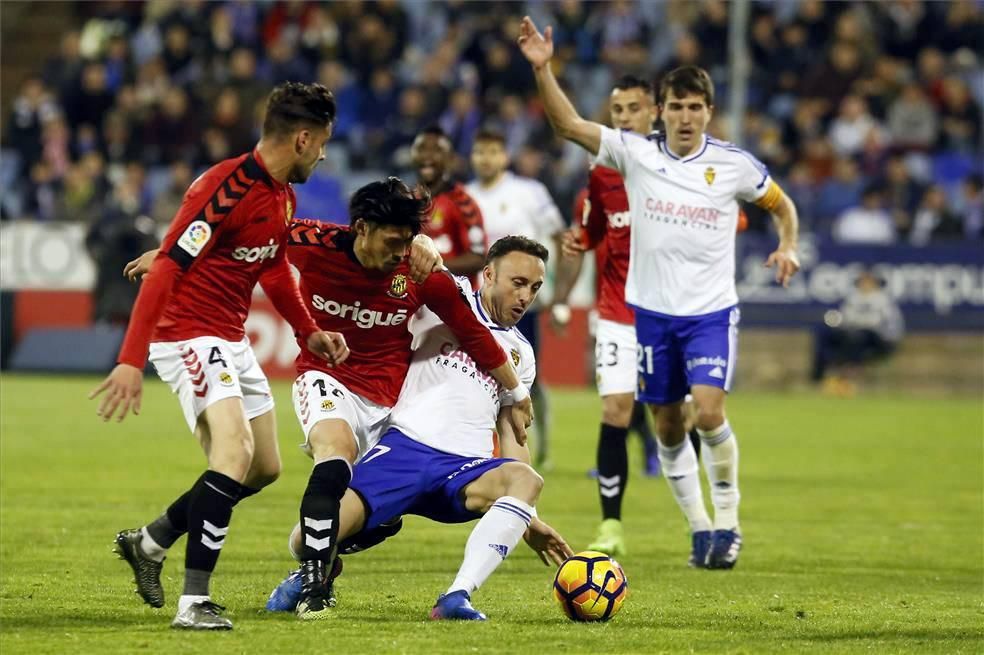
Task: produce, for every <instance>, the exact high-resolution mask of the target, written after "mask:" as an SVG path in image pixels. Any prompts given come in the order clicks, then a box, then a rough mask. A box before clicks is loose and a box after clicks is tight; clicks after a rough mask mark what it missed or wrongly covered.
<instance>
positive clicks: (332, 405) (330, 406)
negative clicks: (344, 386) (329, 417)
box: [321, 398, 335, 412]
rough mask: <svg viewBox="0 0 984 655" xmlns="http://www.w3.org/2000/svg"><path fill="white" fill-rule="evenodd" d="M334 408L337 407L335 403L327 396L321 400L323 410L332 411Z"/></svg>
mask: <svg viewBox="0 0 984 655" xmlns="http://www.w3.org/2000/svg"><path fill="white" fill-rule="evenodd" d="M333 409H335V403H333V402H332V401H330V400H329V399H327V398H325V399H324V400H322V401H321V411H323V412H330V411H331V410H333Z"/></svg>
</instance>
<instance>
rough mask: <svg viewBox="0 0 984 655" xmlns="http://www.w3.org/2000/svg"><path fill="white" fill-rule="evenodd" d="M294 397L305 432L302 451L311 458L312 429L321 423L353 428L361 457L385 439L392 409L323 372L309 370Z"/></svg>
mask: <svg viewBox="0 0 984 655" xmlns="http://www.w3.org/2000/svg"><path fill="white" fill-rule="evenodd" d="M291 395H292V397H293V399H294V413H295V414H297V420H298V421H300V422H301V429H302V430H303V431H304V443H303V444H302V446H301V448H303V449H304V452H306V453H308V454H309V455H310V454H311V447H310V444H309V443H308V439H309V438H310V435H311V428H313V427H314V426H315V425H317V424H318V423H320V422H321V421H325V420H328V419H341V420H343V421H345V422H346V423H348V424H349V427H350V428H352V434H354V435H355V441H356V446H357V447H358V449H359V457H362V455H364V454H365V453H366V451H368V450H369V449H370V448H372V447H373V446H375V445H376V442H378V441H379V439H380V438H381V437H382V436H383V432H384V431H385V430H386V427H387V426H388V423H387V420H388V419H389V415H390V411H391V410H392V408H391V407H384V406H382V405H377V404H376V403H374V402H372V401H371V400H366V399H365V398H363V397H362V396H360V395H359V394H356V393H352V392H351V391H349V390H348V388H346V386H345V385H344V384H342V383H341V382H339V381H338V380H336V379H335V378H333V377H331V375H329V374H328V373H323V372H321V371H308V372H307V373H304V374H303V375H301V376H300V377H298V378H297V379H296V380H294V387H293V392H292V394H291Z"/></svg>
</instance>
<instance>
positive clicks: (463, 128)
mask: <svg viewBox="0 0 984 655" xmlns="http://www.w3.org/2000/svg"><path fill="white" fill-rule="evenodd" d="M438 122H439V123H440V125H441V129H443V130H444V133H445V134H447V135H448V138H449V139H451V143H452V145H454V150H455V152H457V153H458V155H459V156H461V157H464V156H466V155H467V154H468V153H469V152H471V147H472V142H473V141H474V140H475V133H476V132H478V126H479V123H480V122H481V115H480V114H479V108H478V104H477V103H476V101H475V94H474V93H473V92H472V91H470V90H469V89H463V88H458V89H455V90H454V91H452V92H451V97H450V98H449V100H448V108H447V110H445V111H444V113H443V114H441V118H440V120H439V121H438Z"/></svg>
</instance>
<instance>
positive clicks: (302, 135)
mask: <svg viewBox="0 0 984 655" xmlns="http://www.w3.org/2000/svg"><path fill="white" fill-rule="evenodd" d="M309 143H311V131H310V130H300V131H299V132H298V133H297V134H296V135H295V136H294V153H295V154H298V155H299V154H301V153H302V152H304V151H305V150H306V149H307V147H308V144H309Z"/></svg>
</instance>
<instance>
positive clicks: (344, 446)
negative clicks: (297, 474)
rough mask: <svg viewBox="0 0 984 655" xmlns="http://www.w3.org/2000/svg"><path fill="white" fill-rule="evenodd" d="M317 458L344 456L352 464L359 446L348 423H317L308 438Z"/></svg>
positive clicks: (357, 453)
mask: <svg viewBox="0 0 984 655" xmlns="http://www.w3.org/2000/svg"><path fill="white" fill-rule="evenodd" d="M308 441H309V442H310V444H311V452H312V454H313V455H314V458H315V459H326V458H329V457H344V458H345V459H346V460H347V461H348V462H349V463H350V464H351V463H353V462H355V460H356V458H357V457H358V455H359V447H358V445H357V443H356V441H355V437H354V435H353V434H352V431H351V428H349V427H348V424H347V423H345V424H344V428H342V427H341V426H331V425H326V426H322V425H317V426H315V428H314V429H313V430H312V431H311V434H310V436H309V438H308Z"/></svg>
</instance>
